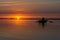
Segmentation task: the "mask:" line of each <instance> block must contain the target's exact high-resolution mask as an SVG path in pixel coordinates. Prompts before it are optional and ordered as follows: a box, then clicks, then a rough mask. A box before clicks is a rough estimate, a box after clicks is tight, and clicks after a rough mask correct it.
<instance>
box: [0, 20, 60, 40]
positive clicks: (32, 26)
mask: <svg viewBox="0 0 60 40" xmlns="http://www.w3.org/2000/svg"><path fill="white" fill-rule="evenodd" d="M0 40H60V21H58V20H55V21H54V20H53V23H49V22H48V23H47V24H45V26H44V28H43V27H42V25H41V24H38V23H37V22H36V21H34V20H0Z"/></svg>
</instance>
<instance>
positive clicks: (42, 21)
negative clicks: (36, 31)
mask: <svg viewBox="0 0 60 40" xmlns="http://www.w3.org/2000/svg"><path fill="white" fill-rule="evenodd" d="M37 22H38V23H39V24H40V23H43V24H44V23H47V19H45V18H44V17H43V18H42V19H41V20H38V21H37Z"/></svg>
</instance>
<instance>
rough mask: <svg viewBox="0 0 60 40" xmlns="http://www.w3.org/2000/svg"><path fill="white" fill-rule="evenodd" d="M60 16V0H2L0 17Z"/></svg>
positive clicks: (0, 2) (0, 0)
mask: <svg viewBox="0 0 60 40" xmlns="http://www.w3.org/2000/svg"><path fill="white" fill-rule="evenodd" d="M9 15H12V16H13V15H21V16H22V15H23V16H34V17H37V16H39V17H54V18H56V17H57V18H59V17H60V0H0V17H3V16H9Z"/></svg>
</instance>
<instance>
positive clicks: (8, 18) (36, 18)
mask: <svg viewBox="0 0 60 40" xmlns="http://www.w3.org/2000/svg"><path fill="white" fill-rule="evenodd" d="M5 19H6V20H8V19H10V20H15V19H16V18H0V20H5ZM40 19H41V18H20V20H40ZM46 19H47V20H60V18H46Z"/></svg>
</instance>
